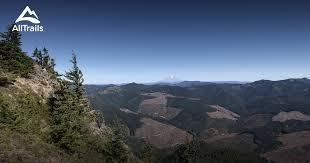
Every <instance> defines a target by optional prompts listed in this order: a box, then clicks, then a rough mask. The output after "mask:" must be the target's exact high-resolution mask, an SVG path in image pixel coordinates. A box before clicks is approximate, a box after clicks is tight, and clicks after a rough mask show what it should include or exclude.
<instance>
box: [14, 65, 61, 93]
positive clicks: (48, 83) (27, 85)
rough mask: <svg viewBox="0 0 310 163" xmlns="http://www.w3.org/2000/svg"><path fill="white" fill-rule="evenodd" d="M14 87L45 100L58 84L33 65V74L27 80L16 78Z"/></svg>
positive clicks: (49, 75) (44, 71)
mask: <svg viewBox="0 0 310 163" xmlns="http://www.w3.org/2000/svg"><path fill="white" fill-rule="evenodd" d="M14 85H15V86H16V87H18V88H19V89H21V90H24V91H25V92H26V91H27V89H31V90H32V91H33V92H34V93H36V94H37V95H39V96H41V97H43V98H44V99H46V98H48V97H49V96H51V95H52V94H53V93H54V91H55V88H57V87H58V86H59V83H58V82H57V80H56V79H53V78H52V76H51V74H49V73H48V72H47V71H46V70H44V69H42V68H41V67H40V66H38V65H35V66H34V74H32V75H31V76H30V77H29V78H18V79H17V80H16V82H15V83H14Z"/></svg>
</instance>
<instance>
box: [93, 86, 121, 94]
mask: <svg viewBox="0 0 310 163" xmlns="http://www.w3.org/2000/svg"><path fill="white" fill-rule="evenodd" d="M120 92H122V88H121V87H118V86H111V87H108V88H106V89H104V90H101V91H99V94H117V93H120Z"/></svg>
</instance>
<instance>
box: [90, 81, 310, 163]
mask: <svg viewBox="0 0 310 163" xmlns="http://www.w3.org/2000/svg"><path fill="white" fill-rule="evenodd" d="M309 81H310V80H309V79H296V80H295V79H294V80H293V79H289V80H282V81H257V82H253V83H245V84H216V83H207V82H206V83H204V84H202V83H200V84H199V85H197V86H195V85H194V86H191V85H190V86H188V85H186V86H177V84H175V85H174V86H171V85H164V84H160V85H143V84H136V83H130V84H126V85H122V86H113V85H112V86H111V85H110V86H86V91H87V94H88V96H89V98H90V101H91V105H92V106H93V107H94V108H95V109H96V110H100V111H102V112H103V114H104V116H105V119H106V120H107V121H108V123H109V121H110V122H112V121H114V120H115V119H118V120H120V121H121V122H122V123H124V124H125V125H126V126H127V127H128V129H129V130H130V134H129V137H133V138H135V139H140V140H141V141H142V143H143V142H144V143H145V144H150V145H151V146H152V147H153V148H154V149H156V150H159V151H160V150H167V149H170V151H174V150H178V149H179V148H181V146H182V144H183V145H186V144H188V143H189V142H191V141H202V142H204V143H205V144H209V145H210V146H215V149H232V150H235V151H242V152H249V153H255V154H256V155H257V156H258V157H263V158H265V159H268V160H272V161H275V162H281V161H283V158H280V157H278V156H280V155H282V154H284V153H287V152H288V151H289V153H291V155H288V156H287V157H289V158H287V159H291V160H294V159H298V158H303V160H301V162H304V161H305V160H306V159H307V156H308V154H309V153H308V152H309V149H308V147H309V145H310V142H309V140H310V138H309V136H307V134H308V131H309V130H310V122H309V115H310V110H309V107H310V100H308V99H309V98H310V93H309V92H308V91H307V90H308V89H309V88H310V82H309ZM187 83H189V82H187ZM101 92H109V93H104V94H102V93H101ZM124 108H126V109H124ZM204 143H202V144H204ZM293 149H294V150H298V155H297V153H296V154H294V152H291V151H292V150H293ZM162 157H165V156H162ZM167 157H168V156H167ZM162 159H163V158H162Z"/></svg>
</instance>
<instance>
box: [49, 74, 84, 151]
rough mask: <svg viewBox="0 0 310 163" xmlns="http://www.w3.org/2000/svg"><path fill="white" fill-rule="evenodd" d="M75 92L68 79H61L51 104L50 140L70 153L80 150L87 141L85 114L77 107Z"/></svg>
mask: <svg viewBox="0 0 310 163" xmlns="http://www.w3.org/2000/svg"><path fill="white" fill-rule="evenodd" d="M74 97H75V96H74V92H73V91H71V90H70V88H69V85H68V82H67V81H64V80H62V81H60V89H59V90H58V91H56V92H55V97H54V98H51V99H50V102H49V106H50V112H51V117H52V127H51V132H50V141H51V142H52V143H55V144H56V145H58V146H59V147H61V148H62V149H65V150H66V151H67V152H69V153H75V152H77V151H79V148H80V147H81V146H82V145H83V144H84V143H85V142H84V141H82V134H83V133H82V126H83V121H82V119H83V116H81V115H80V113H79V110H78V109H77V108H78V107H79V105H78V104H77V103H76V102H75V99H74Z"/></svg>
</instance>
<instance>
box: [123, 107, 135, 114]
mask: <svg viewBox="0 0 310 163" xmlns="http://www.w3.org/2000/svg"><path fill="white" fill-rule="evenodd" d="M119 110H120V111H122V112H124V113H128V114H138V113H136V112H133V111H131V110H129V109H126V108H120V109H119Z"/></svg>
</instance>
